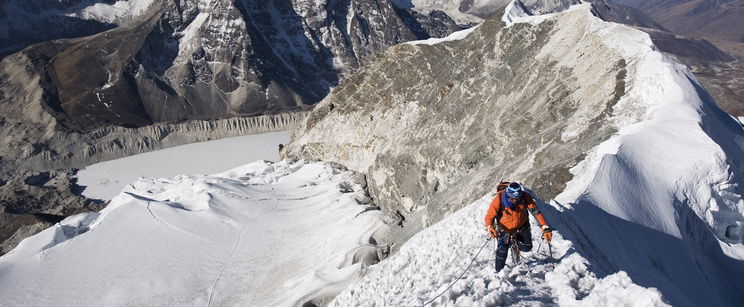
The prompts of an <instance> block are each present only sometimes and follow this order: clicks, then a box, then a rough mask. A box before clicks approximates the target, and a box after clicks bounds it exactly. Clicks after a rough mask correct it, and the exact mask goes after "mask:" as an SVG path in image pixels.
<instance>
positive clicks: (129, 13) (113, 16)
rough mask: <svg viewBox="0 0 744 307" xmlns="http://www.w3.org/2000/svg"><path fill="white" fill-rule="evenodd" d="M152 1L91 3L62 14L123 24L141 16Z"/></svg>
mask: <svg viewBox="0 0 744 307" xmlns="http://www.w3.org/2000/svg"><path fill="white" fill-rule="evenodd" d="M153 1H154V0H128V1H121V0H120V1H116V2H114V3H113V4H108V3H92V4H90V5H88V6H84V7H77V8H74V9H72V10H70V11H69V12H65V13H63V14H64V15H65V16H68V17H73V18H80V19H89V20H97V21H100V22H105V23H113V24H117V25H123V24H126V23H128V22H130V21H132V20H134V19H136V18H137V17H139V16H142V15H143V14H144V13H145V12H146V11H147V9H148V8H149V7H150V5H151V4H152V3H153Z"/></svg>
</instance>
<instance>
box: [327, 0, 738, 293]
mask: <svg viewBox="0 0 744 307" xmlns="http://www.w3.org/2000/svg"><path fill="white" fill-rule="evenodd" d="M590 9H591V5H590V4H580V5H575V6H572V7H571V8H570V9H569V10H567V11H565V12H561V13H555V14H546V15H540V16H529V14H527V13H526V11H525V10H523V9H520V8H519V7H517V6H515V3H514V2H512V3H511V4H510V5H509V7H508V8H507V10H506V13H505V15H504V16H503V18H502V20H503V21H504V22H506V23H507V25H508V26H511V25H513V24H516V23H527V24H531V25H538V24H540V23H541V22H544V21H546V20H556V18H555V17H556V16H559V15H564V14H571V15H572V16H575V17H576V18H589V19H590V21H591V22H590V29H591V31H593V32H595V33H597V34H598V35H597V36H598V37H602V38H603V41H602V43H603V44H605V45H607V46H609V47H611V48H613V49H614V50H616V51H617V52H618V53H619V54H620V55H621V56H622V57H623V58H624V60H625V64H626V65H627V70H628V71H627V77H625V80H624V81H625V88H626V92H625V94H624V95H623V96H622V98H621V99H620V101H619V102H618V103H617V104H616V105H615V106H614V107H613V109H612V116H611V118H610V120H609V122H608V123H607V124H610V125H614V126H615V127H616V128H617V131H618V133H617V135H615V136H614V137H612V138H610V139H609V140H607V141H605V142H603V143H601V144H600V145H598V146H597V147H595V148H594V149H592V150H591V151H590V152H589V153H588V155H587V157H586V158H585V159H584V160H583V161H582V162H580V163H579V164H578V165H576V166H575V167H574V168H572V169H571V173H572V174H573V175H574V177H573V179H572V180H571V181H570V182H569V183H568V184H567V188H566V190H565V191H563V192H562V193H560V194H559V195H557V196H556V197H555V199H553V200H550V202H549V204H544V203H543V204H539V205H540V206H541V208H542V210H543V213H544V214H546V217H547V219H548V222H549V223H551V225H553V226H554V227H556V228H557V229H558V231H557V232H556V233H555V237H554V249H553V253H554V255H555V256H556V257H557V258H558V259H559V261H558V262H557V263H556V266H555V269H554V270H552V271H551V270H550V269H549V268H548V265H547V264H546V262H545V259H546V251H545V250H544V247H543V249H540V248H539V247H538V243H537V240H538V239H539V238H540V233H539V231H537V230H536V229H537V227H536V226H537V225H535V224H534V221H532V223H533V225H532V229H533V238H534V239H535V240H536V241H535V250H534V251H533V252H531V253H527V255H526V256H527V258H526V259H525V261H523V262H522V263H520V264H518V265H511V264H509V263H510V262H507V263H508V264H507V267H506V268H505V269H504V270H503V271H502V272H500V273H498V274H495V273H493V269H492V268H491V266H492V265H493V262H492V261H493V259H492V258H491V259H486V257H484V256H481V257H480V258H479V259H478V260H477V262H476V265H475V267H474V268H473V269H472V270H471V272H468V274H467V275H466V276H465V278H464V279H465V280H463V281H458V282H457V283H456V284H455V286H454V287H453V289H451V290H450V291H448V292H447V293H446V294H445V295H444V296H443V297H442V298H440V299H438V300H437V301H435V303H438V304H443V305H453V306H489V305H523V306H527V305H535V304H539V305H545V304H548V305H550V304H558V305H566V306H605V305H633V306H664V305H667V304H669V303H671V304H673V305H675V306H695V305H703V304H707V303H710V302H711V301H712V302H713V303H714V304H715V305H729V306H730V305H735V304H736V302H740V301H741V300H742V299H744V297H742V296H743V294H742V293H744V289H742V285H741V283H740V282H738V280H739V279H740V276H742V274H744V266H742V262H741V260H742V259H744V258H742V256H744V245H742V231H741V227H742V223H743V221H744V201H742V194H744V191H742V186H741V184H740V182H742V180H743V179H744V178H742V175H741V174H744V172H743V170H742V166H743V165H744V161H742V159H744V133H743V132H744V131H743V130H742V129H741V126H740V124H739V123H737V122H736V121H734V120H732V118H731V117H730V116H727V115H726V114H725V113H723V112H722V111H721V110H720V109H718V108H717V107H716V106H715V103H714V101H713V100H712V98H710V96H709V95H708V94H707V93H706V92H705V90H704V89H703V88H702V86H700V84H699V83H698V82H697V81H696V80H695V79H694V77H693V76H692V74H691V72H690V71H689V70H688V69H687V68H685V67H683V66H682V65H680V64H678V63H676V62H674V61H672V60H670V59H669V58H667V57H666V56H665V55H663V54H662V53H661V52H659V51H658V50H657V49H656V47H655V46H654V45H653V44H652V42H651V40H650V38H649V37H648V35H647V34H645V33H643V32H641V31H638V30H635V29H632V28H629V27H626V26H623V25H619V24H614V23H608V22H604V21H602V20H600V19H598V18H596V17H594V16H593V15H592V14H591V12H590ZM558 22H565V23H566V24H563V26H565V27H562V26H561V25H559V26H557V28H558V29H562V30H565V31H570V25H569V23H571V19H561V20H558ZM548 49H549V48H546V50H548ZM576 119H577V122H576V123H575V125H573V126H572V127H569V128H568V129H566V130H565V131H564V134H563V137H564V138H572V137H575V136H576V135H579V134H580V132H581V130H582V129H586V128H587V127H588V126H589V125H588V123H585V122H581V118H576ZM538 196H539V195H538ZM491 197H492V195H486V196H484V198H483V199H481V200H479V201H476V202H474V203H473V204H471V205H469V206H468V207H466V208H464V209H462V210H460V211H459V212H457V213H456V214H454V215H451V216H449V217H447V218H445V219H444V220H442V221H441V222H440V223H438V224H435V225H433V226H431V227H429V228H427V229H425V230H423V231H422V232H420V233H419V234H417V235H416V236H414V237H413V238H412V239H411V240H409V241H407V242H406V243H405V244H404V245H403V246H402V247H401V248H400V251H399V252H398V253H397V254H395V255H393V256H392V257H390V258H389V259H387V260H386V261H384V262H382V263H381V264H379V265H377V266H374V267H372V268H370V271H369V274H368V275H367V276H365V278H364V279H363V280H362V281H360V282H359V283H358V284H355V285H353V286H351V287H350V288H349V289H347V291H345V292H343V293H342V294H341V295H339V296H338V297H337V298H336V300H335V301H334V302H333V305H335V306H344V305H359V304H364V302H368V301H372V302H374V305H376V306H386V305H420V304H422V303H423V302H426V301H427V300H428V299H430V298H432V297H434V296H435V295H436V294H437V293H439V291H441V290H443V289H445V287H446V286H447V285H448V284H449V283H450V282H452V281H453V279H454V278H455V277H456V276H457V274H459V271H458V270H462V269H464V267H465V265H466V264H467V261H469V259H470V258H471V257H472V254H474V253H475V249H477V247H478V246H480V245H481V244H482V242H483V241H484V240H485V238H486V237H485V235H484V231H483V230H482V226H481V223H482V218H483V216H484V214H485V212H486V208H487V204H488V200H490V198H491ZM479 242H480V243H479ZM590 268H591V269H590ZM431 272H436V273H437V274H431ZM432 276H434V277H432ZM543 279H544V282H543ZM662 294H663V297H662Z"/></svg>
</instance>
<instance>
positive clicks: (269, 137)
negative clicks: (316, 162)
mask: <svg viewBox="0 0 744 307" xmlns="http://www.w3.org/2000/svg"><path fill="white" fill-rule="evenodd" d="M289 134H290V132H289V131H278V132H268V133H261V134H253V135H246V136H239V137H233V138H225V139H220V140H214V141H208V142H201V143H194V144H188V145H181V146H176V147H171V148H167V149H163V150H158V151H153V152H148V153H144V154H139V155H134V156H129V157H126V158H121V159H117V160H112V161H107V162H101V163H97V164H93V165H91V166H88V167H86V168H85V169H83V170H81V171H80V172H78V184H79V185H81V186H85V187H86V188H85V190H84V191H83V195H85V196H86V197H89V198H96V199H105V200H109V199H111V198H113V197H114V196H116V195H118V194H119V192H121V190H122V189H123V188H124V186H126V185H127V184H129V183H132V182H134V181H135V180H137V179H138V178H140V177H154V178H168V177H173V176H176V175H179V174H186V175H194V174H211V173H216V172H222V171H225V170H228V169H231V168H233V167H235V166H237V165H242V164H246V163H249V162H253V161H256V160H268V161H277V160H279V150H278V147H279V144H286V143H287V142H288V141H289Z"/></svg>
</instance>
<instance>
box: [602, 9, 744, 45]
mask: <svg viewBox="0 0 744 307" xmlns="http://www.w3.org/2000/svg"><path fill="white" fill-rule="evenodd" d="M615 2H617V3H620V4H624V5H628V6H632V7H635V8H638V9H640V10H641V11H643V12H644V13H646V14H647V15H649V16H651V18H653V19H654V20H656V21H657V22H658V23H660V24H661V25H663V26H664V27H665V28H667V29H669V30H671V31H673V32H676V33H679V34H684V35H689V36H701V37H706V38H713V39H720V40H728V41H734V42H744V1H741V0H615Z"/></svg>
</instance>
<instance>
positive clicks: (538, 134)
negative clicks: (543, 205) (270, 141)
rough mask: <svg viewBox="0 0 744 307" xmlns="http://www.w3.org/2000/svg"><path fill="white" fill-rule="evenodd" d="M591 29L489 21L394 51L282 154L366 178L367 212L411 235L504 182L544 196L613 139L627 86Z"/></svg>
mask: <svg viewBox="0 0 744 307" xmlns="http://www.w3.org/2000/svg"><path fill="white" fill-rule="evenodd" d="M595 20H596V19H594V18H592V17H591V16H590V15H588V14H586V12H584V11H574V12H569V13H566V14H562V15H560V17H559V18H555V19H554V20H553V21H549V22H543V23H541V24H539V25H536V26H532V25H529V24H514V25H512V26H511V27H506V24H505V23H504V22H502V21H501V20H500V19H498V18H494V19H490V20H488V21H486V22H484V23H483V24H481V25H480V26H479V27H478V28H476V29H475V30H474V31H473V32H472V33H470V34H469V35H468V36H467V37H465V38H463V39H461V40H452V41H445V42H442V43H439V44H434V45H426V44H418V45H414V44H402V45H398V46H395V47H392V48H390V49H388V50H387V51H386V52H385V53H384V54H382V55H380V56H379V57H378V58H376V59H375V61H374V62H372V63H369V64H368V65H366V66H364V67H363V68H362V69H361V70H359V71H358V72H357V73H356V74H354V75H353V76H352V77H350V78H349V79H347V80H345V81H344V82H343V83H341V84H340V85H339V86H338V87H336V88H335V89H334V91H333V92H332V93H331V94H330V95H329V96H328V97H327V98H326V99H325V100H323V101H322V102H321V103H320V104H319V105H318V106H317V107H316V108H315V110H313V112H312V113H311V114H310V115H309V116H308V117H307V119H306V120H305V121H304V122H303V123H302V124H301V125H300V126H299V127H298V128H297V130H296V131H295V135H294V136H293V138H292V141H291V143H290V144H289V145H288V148H287V152H288V154H289V155H290V156H294V157H300V158H312V159H320V160H324V161H334V162H337V163H340V164H343V165H345V166H347V167H349V168H350V169H353V170H356V171H360V172H364V173H366V174H367V176H368V177H367V179H368V181H369V189H370V193H371V195H372V197H373V198H374V201H375V203H376V204H378V205H381V207H383V208H384V209H385V210H387V211H388V212H397V214H398V215H399V217H400V218H401V219H402V220H403V221H404V222H403V225H406V226H408V227H407V228H409V230H408V231H406V232H408V233H410V231H411V230H410V229H413V231H415V229H417V228H418V227H421V226H425V225H428V224H430V223H432V222H435V221H438V220H439V219H441V218H442V217H444V216H445V215H447V214H448V213H450V212H453V211H455V210H457V209H459V208H461V207H462V206H463V205H465V204H468V203H470V202H471V201H473V200H474V199H475V198H476V197H480V196H482V195H483V194H484V193H487V192H488V191H489V190H491V189H492V188H493V187H494V184H495V183H496V182H498V181H499V180H502V179H523V180H524V181H525V182H526V183H527V185H528V186H530V187H532V188H533V189H534V191H535V192H536V193H537V195H538V196H540V197H543V198H546V199H548V198H552V197H553V196H555V195H556V194H557V193H558V192H560V191H562V190H563V189H564V188H565V183H566V182H567V181H568V180H570V179H571V178H572V174H571V173H570V171H569V169H570V168H571V167H573V166H574V165H576V163H577V162H578V161H580V160H582V159H583V156H584V155H585V153H586V151H587V150H588V149H590V148H592V147H594V146H596V145H597V144H599V143H600V142H602V141H603V140H605V139H607V138H608V137H609V136H610V135H612V134H613V133H614V132H615V128H614V126H613V125H611V124H608V122H607V120H608V118H610V117H611V116H612V114H613V108H614V107H615V105H616V104H617V102H618V101H619V99H621V97H623V95H624V94H625V92H626V87H627V86H632V84H631V85H628V84H627V83H626V82H628V80H627V79H626V76H627V74H628V63H626V62H625V60H624V58H622V57H621V56H620V55H619V54H618V53H617V52H616V51H615V50H614V49H613V48H610V47H608V46H606V45H605V44H604V43H603V39H604V38H603V37H602V34H601V33H599V32H598V31H596V26H594V25H593V24H592V23H593V22H595ZM398 239H400V238H398Z"/></svg>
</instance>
